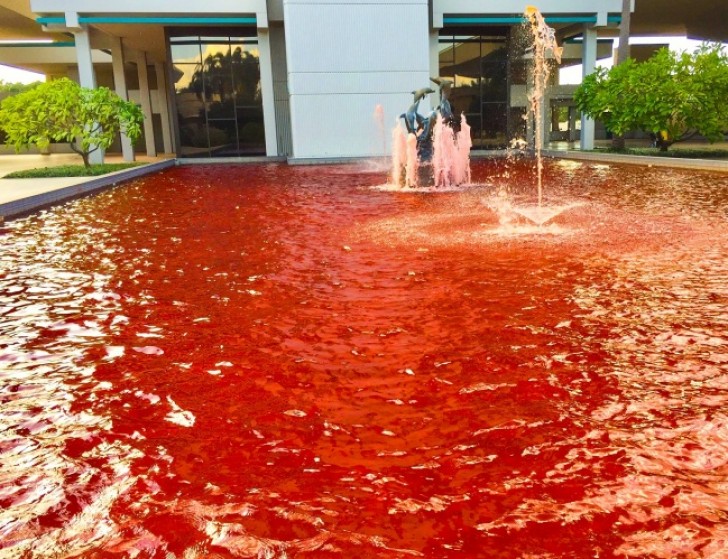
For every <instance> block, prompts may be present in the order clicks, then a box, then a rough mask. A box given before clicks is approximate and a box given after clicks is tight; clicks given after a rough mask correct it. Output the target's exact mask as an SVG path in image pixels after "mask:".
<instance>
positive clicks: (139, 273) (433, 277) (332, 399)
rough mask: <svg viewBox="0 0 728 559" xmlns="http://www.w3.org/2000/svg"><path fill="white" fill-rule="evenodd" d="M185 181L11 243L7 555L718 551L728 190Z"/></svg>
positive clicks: (6, 336) (38, 221) (481, 182)
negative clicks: (544, 210) (540, 193)
mask: <svg viewBox="0 0 728 559" xmlns="http://www.w3.org/2000/svg"><path fill="white" fill-rule="evenodd" d="M473 181H474V183H476V184H475V185H472V186H468V187H464V188H462V189H460V190H456V191H451V192H432V193H423V192H411V191H394V190H392V189H387V188H386V187H384V188H382V187H381V186H382V185H383V183H385V182H386V173H385V171H384V170H381V169H377V168H370V167H366V166H353V165H350V166H325V167H320V166H319V167H308V166H301V167H290V166H286V165H241V166H208V167H199V166H194V167H181V168H175V169H171V170H168V171H165V172H162V173H160V174H157V175H154V176H150V177H147V178H144V179H140V180H137V181H134V182H132V183H130V184H127V185H124V186H121V187H119V188H116V189H114V190H112V191H109V192H106V193H103V194H101V195H98V196H95V197H93V198H88V199H84V200H79V201H75V202H73V203H70V204H67V205H65V206H63V207H59V208H55V209H53V210H50V211H47V212H43V213H41V214H40V215H37V216H34V217H30V218H27V219H24V220H19V221H15V222H12V223H10V224H8V225H6V226H5V227H6V228H5V230H4V233H3V235H2V237H1V239H0V243H1V248H2V255H1V256H0V343H1V344H2V350H1V352H0V464H1V465H2V467H1V468H0V557H3V558H23V559H25V558H31V557H54V558H66V557H68V558H71V557H91V558H111V557H155V558H165V559H171V558H184V559H193V558H197V557H214V558H228V557H243V558H247V557H250V558H266V559H273V558H281V559H282V558H289V559H291V558H316V559H319V558H321V559H325V558H344V557H346V558H349V557H361V558H403V557H427V558H433V559H441V558H504V559H511V558H570V559H577V558H582V557H584V558H587V557H588V558H593V557H602V558H609V557H645V558H698V557H701V558H702V557H704V558H712V559H718V558H725V557H728V554H727V552H726V549H728V512H727V511H728V412H727V411H726V409H727V408H728V305H727V303H728V281H726V278H728V177H726V176H725V175H710V174H700V173H695V172H678V171H669V170H659V169H638V168H628V167H608V166H605V165H594V164H588V163H574V162H561V163H559V162H552V163H549V164H547V167H546V173H545V176H544V189H545V193H546V200H547V203H548V204H551V205H554V204H556V205H559V206H563V207H565V208H566V209H565V210H564V211H563V212H561V213H559V214H558V215H556V217H554V218H553V219H552V220H551V221H549V222H548V223H546V224H545V225H543V226H541V227H536V226H534V225H533V224H530V223H529V222H528V221H527V220H526V219H525V218H523V217H522V216H520V215H519V214H518V212H516V211H514V207H515V208H516V209H517V207H519V206H520V205H523V204H529V203H532V202H533V199H534V198H535V191H534V190H535V188H534V186H533V185H534V184H535V182H534V171H533V164H532V163H531V162H528V161H526V162H507V161H503V160H501V161H479V162H476V163H474V165H473Z"/></svg>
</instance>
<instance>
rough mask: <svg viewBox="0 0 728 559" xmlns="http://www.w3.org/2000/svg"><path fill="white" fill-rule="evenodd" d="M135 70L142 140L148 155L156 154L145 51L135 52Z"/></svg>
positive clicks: (153, 155)
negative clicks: (142, 117) (142, 122)
mask: <svg viewBox="0 0 728 559" xmlns="http://www.w3.org/2000/svg"><path fill="white" fill-rule="evenodd" d="M136 59H137V72H138V74H139V98H140V101H141V105H142V112H143V113H144V140H145V142H146V146H147V155H148V156H149V157H156V156H157V148H156V147H155V145H154V122H153V121H152V98H151V96H150V93H149V75H148V73H147V53H145V52H144V51H141V52H138V53H137V57H136Z"/></svg>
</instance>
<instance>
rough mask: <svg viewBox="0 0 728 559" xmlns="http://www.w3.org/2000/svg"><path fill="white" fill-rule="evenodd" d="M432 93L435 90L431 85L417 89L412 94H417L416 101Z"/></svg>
mask: <svg viewBox="0 0 728 559" xmlns="http://www.w3.org/2000/svg"><path fill="white" fill-rule="evenodd" d="M430 93H435V90H434V89H432V88H431V87H422V88H420V89H416V90H414V91H413V92H412V95H414V96H415V102H417V101H419V100H420V99H424V98H425V95H429V94H430Z"/></svg>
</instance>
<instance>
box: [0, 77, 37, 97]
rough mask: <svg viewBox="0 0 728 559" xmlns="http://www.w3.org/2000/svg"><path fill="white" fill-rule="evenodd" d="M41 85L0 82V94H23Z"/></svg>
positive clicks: (35, 83)
mask: <svg viewBox="0 0 728 559" xmlns="http://www.w3.org/2000/svg"><path fill="white" fill-rule="evenodd" d="M41 83H43V82H40V81H37V82H32V83H22V82H6V81H5V80H0V93H10V94H12V95H15V94H16V93H23V92H24V91H28V90H29V89H33V88H34V87H37V86H39V85H40V84H41Z"/></svg>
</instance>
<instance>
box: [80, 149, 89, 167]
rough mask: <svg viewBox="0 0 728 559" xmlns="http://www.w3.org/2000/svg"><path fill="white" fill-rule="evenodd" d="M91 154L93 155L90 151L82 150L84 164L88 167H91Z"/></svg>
mask: <svg viewBox="0 0 728 559" xmlns="http://www.w3.org/2000/svg"><path fill="white" fill-rule="evenodd" d="M89 155H91V154H90V153H88V152H87V151H84V152H81V157H82V158H83V165H84V167H86V168H87V169H90V168H91V162H90V161H89Z"/></svg>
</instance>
